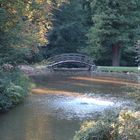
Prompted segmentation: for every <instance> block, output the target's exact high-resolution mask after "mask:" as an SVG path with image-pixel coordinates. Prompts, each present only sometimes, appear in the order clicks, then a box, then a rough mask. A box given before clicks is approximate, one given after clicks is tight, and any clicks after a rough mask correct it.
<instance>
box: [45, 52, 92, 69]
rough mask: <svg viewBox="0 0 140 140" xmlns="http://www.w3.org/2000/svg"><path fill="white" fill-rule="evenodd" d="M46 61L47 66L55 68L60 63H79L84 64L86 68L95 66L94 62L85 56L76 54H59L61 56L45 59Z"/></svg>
mask: <svg viewBox="0 0 140 140" xmlns="http://www.w3.org/2000/svg"><path fill="white" fill-rule="evenodd" d="M47 61H48V66H49V67H52V68H53V66H57V65H59V64H62V63H69V62H72V63H81V64H85V65H87V66H88V67H93V66H95V63H94V61H93V60H92V59H91V58H90V57H89V56H87V55H83V54H77V53H66V54H61V55H56V56H54V57H51V58H49V59H47Z"/></svg>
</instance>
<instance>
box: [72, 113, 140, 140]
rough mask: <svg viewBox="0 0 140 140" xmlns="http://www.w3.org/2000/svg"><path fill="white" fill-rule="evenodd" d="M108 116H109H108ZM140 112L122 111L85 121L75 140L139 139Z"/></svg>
mask: <svg viewBox="0 0 140 140" xmlns="http://www.w3.org/2000/svg"><path fill="white" fill-rule="evenodd" d="M106 116H107V117H106ZM139 138H140V112H133V111H128V110H123V111H121V112H120V113H119V114H118V116H116V115H113V114H110V115H108V114H106V115H105V116H103V117H101V118H100V119H98V120H97V121H90V122H85V123H83V125H82V126H81V129H80V130H79V131H78V132H77V133H76V135H75V136H74V140H139Z"/></svg>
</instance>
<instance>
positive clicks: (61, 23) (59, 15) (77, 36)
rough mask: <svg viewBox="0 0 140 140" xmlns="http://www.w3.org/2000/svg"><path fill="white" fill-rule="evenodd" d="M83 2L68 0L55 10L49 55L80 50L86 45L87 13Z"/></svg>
mask: <svg viewBox="0 0 140 140" xmlns="http://www.w3.org/2000/svg"><path fill="white" fill-rule="evenodd" d="M83 4H84V1H83V0H66V1H65V2H63V1H62V3H60V5H59V6H56V8H55V9H54V10H53V17H52V23H53V24H52V25H53V28H52V30H50V32H49V33H48V39H49V44H48V49H47V54H48V55H55V54H60V53H69V52H78V51H79V50H80V49H81V48H82V47H85V45H86V40H87V37H86V36H85V34H86V33H87V26H86V25H87V23H86V22H87V21H86V20H87V19H85V18H86V17H87V15H86V14H87V13H86V12H85V9H84V7H83Z"/></svg>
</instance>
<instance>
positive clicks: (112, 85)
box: [0, 72, 139, 140]
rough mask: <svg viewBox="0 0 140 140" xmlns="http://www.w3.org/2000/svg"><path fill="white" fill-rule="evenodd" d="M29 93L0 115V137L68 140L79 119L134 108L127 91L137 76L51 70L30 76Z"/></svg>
mask: <svg viewBox="0 0 140 140" xmlns="http://www.w3.org/2000/svg"><path fill="white" fill-rule="evenodd" d="M31 79H32V80H33V82H34V83H35V84H36V87H35V88H33V89H32V94H31V95H29V96H28V97H27V98H26V100H25V101H24V102H23V103H22V104H20V105H19V106H18V107H16V108H14V109H13V110H11V111H9V112H8V113H5V114H1V115H0V140H72V138H73V136H74V134H75V131H77V130H79V127H80V124H81V122H83V121H85V120H92V119H94V118H98V116H99V115H101V114H102V112H104V111H107V110H110V109H111V110H117V109H119V108H134V107H135V103H134V102H133V101H132V100H130V99H129V98H128V92H133V89H134V88H138V87H139V84H138V80H137V76H135V75H134V76H133V75H132V76H131V75H126V74H125V75H124V74H98V73H76V72H70V73H68V72H66V73H65V72H55V73H50V74H49V75H37V76H32V77H31Z"/></svg>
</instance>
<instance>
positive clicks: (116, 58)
mask: <svg viewBox="0 0 140 140" xmlns="http://www.w3.org/2000/svg"><path fill="white" fill-rule="evenodd" d="M120 48H121V46H120V45H119V44H115V45H113V47H112V53H113V56H112V66H119V65H120Z"/></svg>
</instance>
